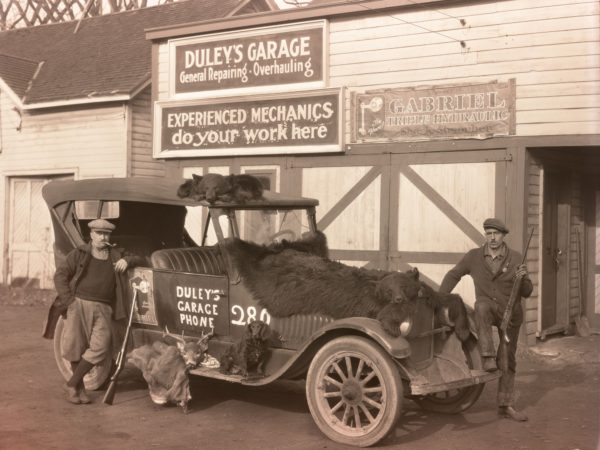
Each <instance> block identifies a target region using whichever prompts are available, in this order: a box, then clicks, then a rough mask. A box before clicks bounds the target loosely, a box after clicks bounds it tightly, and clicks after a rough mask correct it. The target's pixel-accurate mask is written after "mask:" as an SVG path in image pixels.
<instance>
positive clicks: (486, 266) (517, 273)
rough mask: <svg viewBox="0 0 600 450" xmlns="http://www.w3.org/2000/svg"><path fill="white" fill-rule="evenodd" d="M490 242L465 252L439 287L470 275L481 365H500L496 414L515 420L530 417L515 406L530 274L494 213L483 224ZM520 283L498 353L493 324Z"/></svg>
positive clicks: (495, 367) (498, 321)
mask: <svg viewBox="0 0 600 450" xmlns="http://www.w3.org/2000/svg"><path fill="white" fill-rule="evenodd" d="M483 229H484V231H485V239H486V242H485V244H484V245H483V246H482V247H479V248H475V249H473V250H470V251H469V252H467V254H466V255H465V256H464V257H463V258H462V259H461V260H460V262H459V263H458V264H457V265H456V266H455V267H454V268H452V269H451V270H450V271H449V272H448V273H447V274H446V276H445V277H444V279H443V280H442V285H441V286H440V292H444V293H449V292H451V291H452V289H454V287H455V286H456V285H457V284H458V282H459V281H460V279H461V278H462V277H463V276H465V275H467V274H469V275H471V277H472V278H473V282H474V284H475V297H476V300H475V321H476V324H477V329H478V338H479V349H480V351H481V356H482V357H483V369H484V370H485V371H487V372H493V371H496V370H498V367H499V368H500V371H501V372H502V376H501V378H500V380H499V382H498V398H497V401H498V414H499V415H500V416H502V417H506V418H509V419H513V420H516V421H521V422H522V421H526V420H527V416H526V415H525V414H523V413H522V412H519V411H517V410H516V409H514V407H513V401H514V399H513V396H514V384H515V371H516V366H517V361H516V351H517V340H518V338H519V329H520V327H521V324H522V323H523V310H522V309H521V301H520V300H521V297H529V296H530V295H531V292H532V291H533V285H532V284H531V280H530V279H529V277H528V275H527V266H526V265H525V264H523V261H522V256H521V255H520V254H519V253H517V252H515V251H513V250H511V249H510V248H508V246H507V245H506V243H505V242H504V237H505V236H506V235H507V234H508V228H506V225H504V223H503V222H502V221H501V220H499V219H496V218H490V219H486V220H485V221H484V223H483ZM515 282H517V283H520V286H517V287H519V290H518V291H517V293H516V301H515V303H514V307H513V309H512V311H511V316H510V321H509V322H508V326H507V328H506V335H503V333H500V334H501V336H500V345H499V348H498V354H497V355H496V351H495V348H494V342H493V340H492V326H493V325H495V326H496V327H498V330H499V332H500V329H501V323H502V319H503V316H504V314H505V311H506V310H507V305H508V303H509V299H510V297H511V292H512V290H513V285H515Z"/></svg>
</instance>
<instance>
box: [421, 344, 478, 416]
mask: <svg viewBox="0 0 600 450" xmlns="http://www.w3.org/2000/svg"><path fill="white" fill-rule="evenodd" d="M463 350H464V352H465V355H466V357H467V365H468V366H469V369H481V356H480V354H479V349H478V348H477V343H476V342H475V340H474V339H471V340H469V341H468V342H465V343H464V344H463ZM484 387H485V383H481V384H475V385H473V386H467V387H464V388H461V389H451V390H449V391H443V392H437V393H435V394H430V395H425V396H423V397H415V398H413V400H414V401H415V403H416V404H417V405H419V406H420V407H421V408H423V409H424V410H426V411H431V412H435V413H441V414H459V413H462V412H464V411H466V410H467V409H469V408H470V407H471V406H473V405H474V404H475V402H476V401H477V400H478V399H479V396H480V395H481V393H482V392H483V388H484Z"/></svg>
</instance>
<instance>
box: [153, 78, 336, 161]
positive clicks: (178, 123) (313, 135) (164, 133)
mask: <svg viewBox="0 0 600 450" xmlns="http://www.w3.org/2000/svg"><path fill="white" fill-rule="evenodd" d="M341 98H342V91H341V90H340V89H328V90H315V91H302V92H295V93H290V92H288V93H280V94H269V95H263V96H252V97H251V98H248V97H245V98H240V97H238V98H234V99H216V100H215V99H212V100H195V101H191V102H190V101H188V102H157V103H156V104H155V107H154V113H155V117H154V120H155V122H154V123H155V124H156V125H158V126H156V127H155V137H154V139H155V141H154V149H155V153H154V156H155V157H158V158H169V157H182V156H183V157H192V156H193V157H198V156H229V155H266V154H281V153H314V152H319V153H321V152H335V151H341V150H342V144H341V141H342V137H341V130H342V124H341V120H342V118H341V115H342V114H341V111H340V110H341V105H342V100H341Z"/></svg>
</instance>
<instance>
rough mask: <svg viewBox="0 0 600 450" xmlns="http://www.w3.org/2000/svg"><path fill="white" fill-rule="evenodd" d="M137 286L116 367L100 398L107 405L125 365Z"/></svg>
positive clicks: (113, 394)
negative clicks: (102, 396)
mask: <svg viewBox="0 0 600 450" xmlns="http://www.w3.org/2000/svg"><path fill="white" fill-rule="evenodd" d="M137 294H138V290H137V286H134V287H133V300H131V310H130V311H129V322H128V323H127V329H126V330H125V338H124V339H123V344H122V345H121V351H120V352H119V354H118V355H117V361H116V364H115V365H116V368H115V373H113V375H112V377H110V384H109V385H108V389H107V390H106V393H105V394H104V398H103V399H102V402H103V403H106V404H107V405H112V404H113V400H114V398H115V391H116V389H117V379H118V378H119V375H120V374H121V371H122V370H123V366H125V354H126V353H127V344H128V341H129V333H130V332H131V321H132V319H133V310H134V308H135V302H136V300H137Z"/></svg>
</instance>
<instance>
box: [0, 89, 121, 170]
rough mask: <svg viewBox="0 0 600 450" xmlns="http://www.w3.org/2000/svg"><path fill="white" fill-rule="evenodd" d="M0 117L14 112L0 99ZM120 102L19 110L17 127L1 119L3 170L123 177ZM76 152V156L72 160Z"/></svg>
mask: <svg viewBox="0 0 600 450" xmlns="http://www.w3.org/2000/svg"><path fill="white" fill-rule="evenodd" d="M0 103H1V107H2V111H1V114H2V117H8V116H9V115H13V113H12V112H11V108H12V106H13V105H12V104H11V102H10V101H8V99H7V98H6V97H2V101H1V102H0ZM124 111H125V110H124V108H123V106H122V105H118V106H105V107H96V108H78V109H65V110H61V111H55V110H53V111H44V112H42V113H37V114H29V113H27V112H23V113H22V114H23V117H22V125H21V130H20V131H17V130H16V129H15V128H14V127H13V126H11V125H12V124H11V123H10V121H3V123H2V130H1V131H2V143H3V148H2V153H0V166H1V167H2V171H3V174H4V173H6V172H14V171H19V172H23V171H25V172H26V171H28V170H31V169H33V168H35V170H36V171H38V172H39V171H42V170H44V169H53V170H56V169H60V168H68V169H69V170H72V169H73V168H74V167H78V172H79V177H81V178H87V177H88V176H92V175H94V176H97V175H98V172H99V169H103V170H104V171H105V173H104V174H103V175H105V176H124V175H125V161H126V152H125V142H124V139H123V136H124V135H125V112H124ZM73 155H77V159H76V160H74V159H73Z"/></svg>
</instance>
